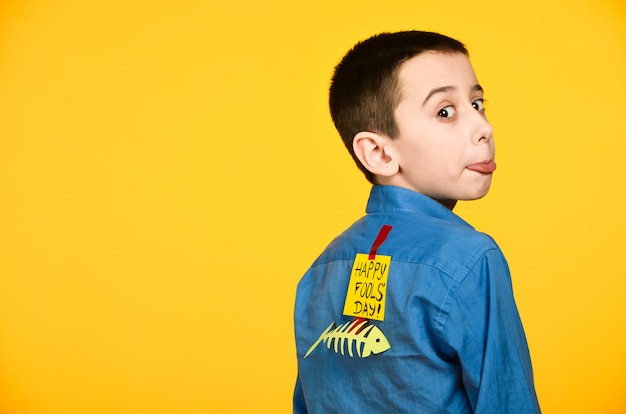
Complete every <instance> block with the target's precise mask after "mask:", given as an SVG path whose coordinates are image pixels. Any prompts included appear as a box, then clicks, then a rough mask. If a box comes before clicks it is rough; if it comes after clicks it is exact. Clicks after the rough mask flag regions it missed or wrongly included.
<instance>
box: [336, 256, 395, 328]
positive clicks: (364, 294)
mask: <svg viewBox="0 0 626 414" xmlns="http://www.w3.org/2000/svg"><path fill="white" fill-rule="evenodd" d="M390 265H391V256H379V255H376V256H375V257H374V259H373V260H370V259H369V255H367V254H364V253H358V254H357V255H356V257H355V258H354V265H353V266H352V273H351V274H350V283H349V284H348V292H347V293H346V303H345V304H344V306H343V314H344V315H346V316H358V317H360V318H367V319H375V320H378V321H383V320H385V300H386V299H387V279H388V276H389V267H390Z"/></svg>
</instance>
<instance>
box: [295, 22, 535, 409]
mask: <svg viewBox="0 0 626 414" xmlns="http://www.w3.org/2000/svg"><path fill="white" fill-rule="evenodd" d="M330 109H331V114H332V118H333V121H334V123H335V125H336V127H337V130H338V131H339V133H340V135H341V137H342V139H343V141H344V143H345V144H346V147H347V148H348V151H350V154H351V155H352V157H353V158H354V160H355V161H356V163H357V165H358V166H359V168H360V169H361V170H362V171H363V173H364V174H365V176H366V177H367V178H368V180H369V181H370V182H371V183H372V184H373V187H372V190H371V194H370V198H369V201H368V204H367V209H366V211H367V215H366V216H365V217H363V218H362V219H360V220H359V221H357V222H356V223H355V224H353V225H352V226H351V227H350V228H349V229H348V230H346V231H345V232H344V233H343V234H341V235H340V236H339V237H337V238H336V239H335V240H334V241H333V242H332V243H331V244H330V245H329V246H328V247H327V248H326V250H325V251H324V252H323V253H322V254H321V255H320V257H318V259H317V260H316V261H315V263H314V264H313V265H312V266H311V268H310V269H309V270H308V271H307V273H306V274H305V275H304V277H303V278H302V280H301V281H300V283H299V285H298V291H297V295H296V307H295V333H296V345H297V354H298V380H297V382H296V389H295V393H294V412H296V413H304V412H309V413H324V414H328V413H342V414H347V413H359V414H363V413H455V414H458V413H485V414H486V413H489V414H493V413H507V414H513V413H524V414H527V413H538V412H540V409H539V404H538V402H537V397H536V394H535V390H534V385H533V374H532V368H531V364H530V357H529V353H528V347H527V344H526V338H525V335H524V331H523V328H522V324H521V321H520V318H519V315H518V311H517V308H516V305H515V301H514V298H513V294H512V286H511V279H510V274H509V270H508V267H507V263H506V261H505V259H504V256H503V255H502V253H501V251H500V249H499V248H498V246H497V245H496V243H495V242H494V241H493V240H492V239H491V238H490V237H489V236H487V235H485V234H483V233H479V232H477V231H475V230H474V229H473V228H472V227H471V226H470V225H469V224H467V223H466V222H464V221H463V220H462V219H461V218H459V217H458V216H456V215H455V214H454V213H453V212H452V209H453V208H454V206H455V204H456V202H457V200H474V199H478V198H481V197H483V196H484V195H486V194H487V191H488V190H489V186H490V184H491V177H492V173H493V172H494V170H495V169H496V164H495V163H494V142H493V130H492V128H491V125H490V124H489V122H488V121H487V119H486V117H485V113H484V108H483V90H482V88H481V86H480V85H479V83H478V81H477V80H476V76H475V74H474V71H473V69H472V66H471V64H470V62H469V59H468V53H467V50H466V49H465V47H464V46H463V44H461V43H460V42H458V41H456V40H454V39H451V38H449V37H446V36H442V35H439V34H436V33H428V32H418V31H411V32H399V33H382V34H380V35H377V36H374V37H372V38H370V39H367V40H365V41H363V42H361V43H359V44H357V45H356V46H355V47H354V48H353V49H352V50H351V51H349V52H348V53H347V54H346V56H344V58H343V59H342V61H341V62H340V63H339V65H338V66H337V67H336V69H335V73H334V76H333V79H332V85H331V88H330Z"/></svg>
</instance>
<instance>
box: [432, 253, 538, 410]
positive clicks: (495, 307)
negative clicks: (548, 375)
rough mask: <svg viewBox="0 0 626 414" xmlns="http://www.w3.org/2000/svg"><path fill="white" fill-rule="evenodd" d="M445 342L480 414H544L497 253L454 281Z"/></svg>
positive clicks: (508, 278)
mask: <svg viewBox="0 0 626 414" xmlns="http://www.w3.org/2000/svg"><path fill="white" fill-rule="evenodd" d="M449 295H450V299H451V300H450V309H449V313H448V318H447V321H446V324H445V326H444V328H443V338H444V341H445V342H447V345H448V346H450V347H451V349H452V352H454V353H455V354H456V356H457V357H458V360H459V362H460V366H461V370H462V377H463V385H464V387H465V390H466V393H467V397H468V400H469V402H470V405H471V406H472V408H473V409H474V412H475V413H476V414H487V413H489V414H497V413H503V414H504V413H506V414H517V413H519V414H528V413H540V412H541V411H540V408H539V403H538V401H537V396H536V393H535V388H534V380H533V373H532V367H531V362H530V355H529V351H528V345H527V342H526V336H525V334H524V329H523V327H522V323H521V320H520V317H519V313H518V310H517V306H516V304H515V300H514V297H513V291H512V285H511V276H510V273H509V269H508V265H507V263H506V260H505V259H504V256H503V255H502V253H501V252H500V250H499V249H498V248H493V249H491V250H488V251H487V252H485V253H484V254H482V255H480V257H479V258H478V259H477V260H476V261H475V262H474V263H473V264H471V266H470V267H469V268H468V272H467V274H465V275H464V277H462V278H461V276H460V275H459V277H458V278H455V282H454V283H453V285H452V286H451V288H450V291H449Z"/></svg>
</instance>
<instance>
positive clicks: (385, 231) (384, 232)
mask: <svg viewBox="0 0 626 414" xmlns="http://www.w3.org/2000/svg"><path fill="white" fill-rule="evenodd" d="M390 231H391V226H389V225H387V224H384V225H383V227H381V229H380V231H379V232H378V236H376V240H374V244H372V248H371V249H370V254H369V257H368V259H369V260H374V259H375V258H376V253H377V252H378V248H379V247H380V245H381V244H383V242H384V241H385V239H387V236H388V235H389V232H390Z"/></svg>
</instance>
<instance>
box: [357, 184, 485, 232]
mask: <svg viewBox="0 0 626 414" xmlns="http://www.w3.org/2000/svg"><path fill="white" fill-rule="evenodd" d="M365 211H366V212H367V213H368V214H371V213H390V212H393V211H406V212H412V213H419V214H424V215H427V216H431V217H434V218H438V219H441V220H447V221H451V222H455V223H458V224H462V225H465V226H468V227H471V228H473V227H472V226H471V225H470V224H469V223H467V222H466V221H465V220H463V219H462V218H461V217H459V216H457V215H456V214H454V213H453V212H452V211H450V210H448V209H447V208H446V207H444V206H443V205H441V204H440V203H439V202H438V201H435V200H433V199H432V198H430V197H428V196H426V195H424V194H421V193H418V192H416V191H413V190H409V189H406V188H402V187H395V186H388V185H375V186H373V187H372V190H371V192H370V197H369V200H368V201H367V208H366V210H365Z"/></svg>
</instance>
